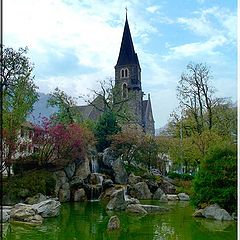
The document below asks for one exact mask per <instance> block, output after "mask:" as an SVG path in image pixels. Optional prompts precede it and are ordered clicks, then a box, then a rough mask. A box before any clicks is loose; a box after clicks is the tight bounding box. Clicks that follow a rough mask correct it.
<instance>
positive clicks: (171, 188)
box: [159, 179, 176, 194]
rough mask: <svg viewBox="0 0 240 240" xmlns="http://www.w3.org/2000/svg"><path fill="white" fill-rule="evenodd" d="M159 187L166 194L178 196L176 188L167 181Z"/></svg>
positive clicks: (163, 181)
mask: <svg viewBox="0 0 240 240" xmlns="http://www.w3.org/2000/svg"><path fill="white" fill-rule="evenodd" d="M159 187H160V188H161V189H162V190H163V191H164V192H165V193H166V194H176V187H175V186H174V185H173V184H172V183H171V182H170V181H169V180H167V179H163V180H162V182H161V184H160V185H159Z"/></svg>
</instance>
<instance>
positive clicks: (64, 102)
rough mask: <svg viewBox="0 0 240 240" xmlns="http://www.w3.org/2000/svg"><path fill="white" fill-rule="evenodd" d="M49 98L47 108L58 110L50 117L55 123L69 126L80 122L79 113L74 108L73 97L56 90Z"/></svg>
mask: <svg viewBox="0 0 240 240" xmlns="http://www.w3.org/2000/svg"><path fill="white" fill-rule="evenodd" d="M50 96H51V97H50V99H49V100H48V106H51V107H57V108H58V112H57V113H54V114H53V115H52V118H53V119H54V121H55V122H56V123H62V124H71V123H74V122H80V121H81V116H80V112H79V111H78V109H77V108H76V101H75V99H74V98H73V97H71V96H68V95H67V94H66V93H65V92H64V91H61V90H60V89H59V88H56V89H55V90H54V92H52V93H51V94H50Z"/></svg>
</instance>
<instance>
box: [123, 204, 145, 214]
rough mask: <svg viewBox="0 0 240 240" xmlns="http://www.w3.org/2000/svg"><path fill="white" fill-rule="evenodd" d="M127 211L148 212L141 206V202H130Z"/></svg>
mask: <svg viewBox="0 0 240 240" xmlns="http://www.w3.org/2000/svg"><path fill="white" fill-rule="evenodd" d="M126 212H130V213H138V214H147V211H146V210H145V209H144V208H143V207H142V206H141V204H129V205H128V206H127V208H126Z"/></svg>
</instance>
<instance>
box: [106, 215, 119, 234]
mask: <svg viewBox="0 0 240 240" xmlns="http://www.w3.org/2000/svg"><path fill="white" fill-rule="evenodd" d="M119 228H120V220H119V218H118V217H117V216H112V217H111V218H110V219H109V221H108V226H107V229H108V230H110V231H112V230H116V229H119Z"/></svg>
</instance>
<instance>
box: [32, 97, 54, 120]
mask: <svg viewBox="0 0 240 240" xmlns="http://www.w3.org/2000/svg"><path fill="white" fill-rule="evenodd" d="M38 94H39V100H38V101H37V102H36V103H35V104H34V105H33V109H34V110H33V112H32V113H31V114H29V116H28V121H30V122H38V120H39V118H40V117H50V115H51V114H53V113H54V112H57V108H56V107H54V108H53V107H47V101H48V99H49V98H50V95H49V94H45V93H38Z"/></svg>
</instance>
